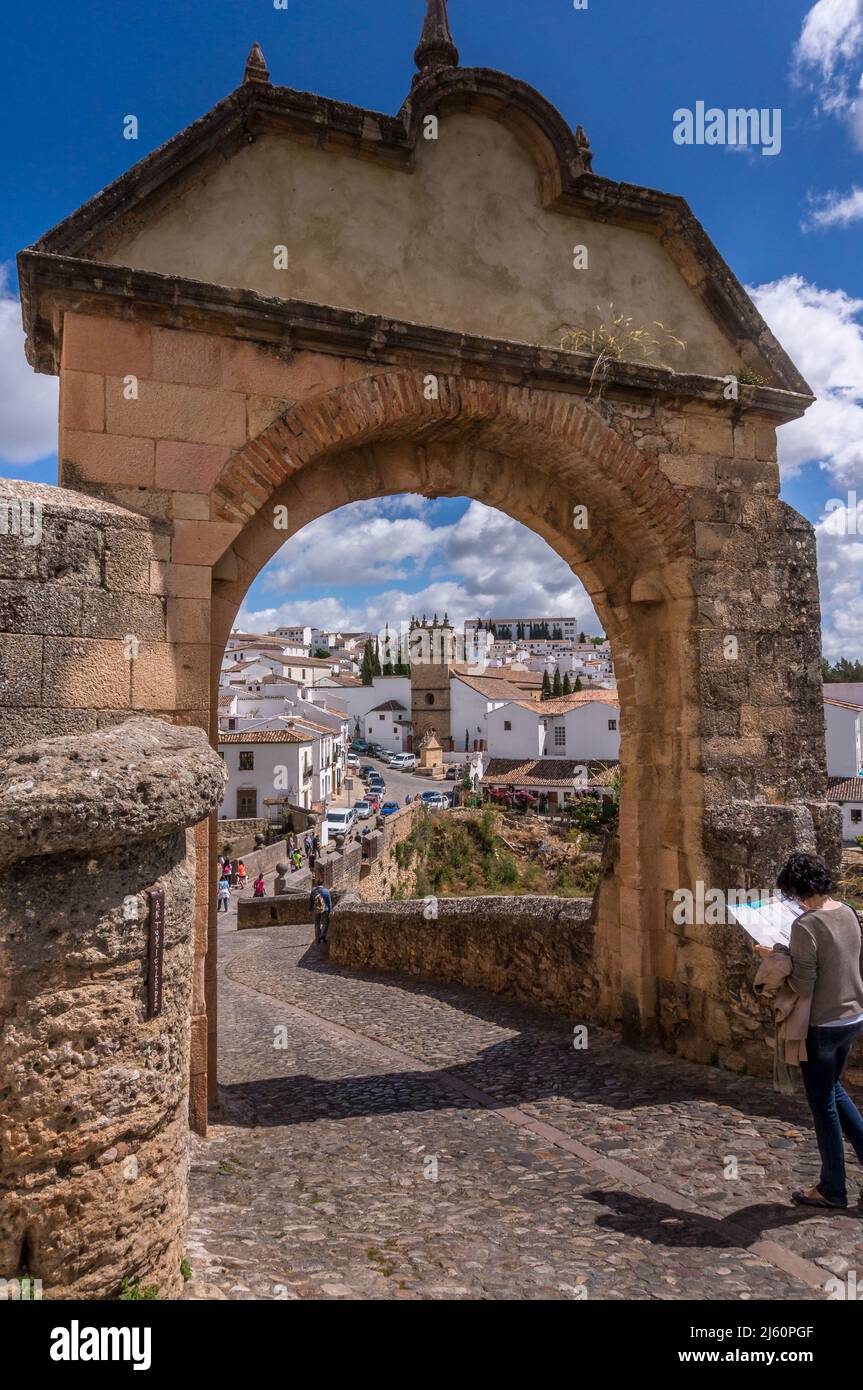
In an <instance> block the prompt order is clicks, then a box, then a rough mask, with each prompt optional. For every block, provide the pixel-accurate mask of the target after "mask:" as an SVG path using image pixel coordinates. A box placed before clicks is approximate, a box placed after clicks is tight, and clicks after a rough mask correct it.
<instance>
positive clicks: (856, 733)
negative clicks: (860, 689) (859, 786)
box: [824, 685, 863, 777]
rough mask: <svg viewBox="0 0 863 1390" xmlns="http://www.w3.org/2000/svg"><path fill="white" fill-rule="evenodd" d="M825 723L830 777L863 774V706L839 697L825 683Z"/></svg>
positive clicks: (828, 773)
mask: <svg viewBox="0 0 863 1390" xmlns="http://www.w3.org/2000/svg"><path fill="white" fill-rule="evenodd" d="M828 692H831V693H828ZM824 726H825V732H826V735H827V775H828V777H857V776H858V775H863V705H858V704H855V703H852V702H851V701H849V700H839V699H837V698H836V697H835V696H834V695H833V694H832V687H831V686H829V685H828V686H826V687H825V690H824Z"/></svg>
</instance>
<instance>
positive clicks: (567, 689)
mask: <svg viewBox="0 0 863 1390" xmlns="http://www.w3.org/2000/svg"><path fill="white" fill-rule="evenodd" d="M561 693H562V694H563V695H571V694H572V681H571V680H570V679H569V672H568V671H567V673H566V675H565V676H564V678H563V690H562V692H561Z"/></svg>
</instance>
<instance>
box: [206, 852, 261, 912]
mask: <svg viewBox="0 0 863 1390" xmlns="http://www.w3.org/2000/svg"><path fill="white" fill-rule="evenodd" d="M216 865H217V872H218V876H219V886H218V888H217V890H216V910H217V911H218V912H227V910H228V908H229V906H230V902H231V889H232V888H236V889H237V890H238V891H239V892H240V893H243V892H245V889H246V883H247V881H248V877H249V875H248V873H247V872H246V866H245V864H244V863H243V861H242V859H238V860H237V862H236V863H235V864H232V863H231V860H230V859H229V858H228V856H227V855H225V854H220V855H219V857H218V859H217V861H216ZM252 896H253V897H255V898H265V897H266V896H267V885H266V884H265V882H264V875H263V874H262V873H259V874H258V877H257V878H256V879H255V881H254V885H253V888H252Z"/></svg>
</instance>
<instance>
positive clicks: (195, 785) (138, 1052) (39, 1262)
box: [0, 720, 224, 1298]
mask: <svg viewBox="0 0 863 1390" xmlns="http://www.w3.org/2000/svg"><path fill="white" fill-rule="evenodd" d="M223 780H224V771H223V768H222V767H221V764H220V761H219V759H218V758H217V756H216V755H215V754H214V753H212V751H211V750H210V749H209V748H208V747H207V744H206V740H205V738H204V735H203V734H202V733H200V732H199V731H197V730H192V729H182V728H176V727H173V728H172V727H169V726H167V725H165V724H163V723H161V722H158V721H154V720H131V721H129V722H127V723H126V724H123V725H119V726H117V727H115V728H112V729H107V730H103V731H100V732H98V733H96V734H90V735H70V736H65V737H62V738H55V739H47V740H44V741H42V742H40V743H38V744H29V745H27V746H26V747H24V748H22V749H20V750H18V751H16V752H13V753H10V754H7V755H6V756H5V757H4V758H2V760H0V1096H2V1120H0V1193H2V1197H0V1276H2V1277H5V1278H12V1277H15V1276H17V1275H21V1274H24V1273H29V1274H30V1275H31V1276H33V1277H34V1278H39V1279H41V1280H42V1282H43V1294H44V1296H45V1297H47V1298H109V1297H112V1296H114V1295H115V1294H116V1292H117V1290H118V1289H119V1286H120V1284H121V1281H122V1280H123V1279H124V1278H126V1279H128V1280H129V1282H130V1283H133V1284H134V1283H139V1282H140V1283H141V1284H157V1285H158V1286H159V1291H160V1295H161V1296H171V1295H172V1294H174V1293H176V1292H177V1290H178V1289H179V1287H180V1286H181V1283H182V1280H181V1276H180V1268H179V1266H180V1260H181V1259H182V1257H183V1236H184V1227H185V1217H186V1168H187V1163H186V1155H187V1145H188V1131H189V1115H188V1093H189V1072H190V1019H191V1007H192V969H193V952H192V927H193V907H194V902H195V892H196V886H195V885H196V872H195V837H194V834H193V833H192V832H191V830H187V829H186V826H187V825H193V824H196V823H198V822H200V821H201V820H202V818H203V817H205V816H206V815H208V814H209V813H210V811H211V809H212V807H213V806H214V805H215V804H216V802H217V800H218V797H219V795H220V794H221V789H222V786H223ZM152 889H162V890H163V891H164V893H165V936H164V969H163V1009H162V1012H161V1013H159V1014H157V1015H156V1016H154V1017H152V1018H149V1017H147V1009H146V1001H147V976H148V969H149V954H148V923H149V903H148V899H147V896H146V895H147V893H148V891H149V890H152Z"/></svg>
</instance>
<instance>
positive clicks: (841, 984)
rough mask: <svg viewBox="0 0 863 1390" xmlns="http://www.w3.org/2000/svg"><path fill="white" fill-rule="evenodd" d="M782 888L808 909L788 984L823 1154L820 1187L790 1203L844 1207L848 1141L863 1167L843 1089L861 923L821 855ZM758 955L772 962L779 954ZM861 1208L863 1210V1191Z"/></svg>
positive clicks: (861, 1002) (855, 1008) (858, 993)
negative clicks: (803, 1012) (803, 1010)
mask: <svg viewBox="0 0 863 1390" xmlns="http://www.w3.org/2000/svg"><path fill="white" fill-rule="evenodd" d="M776 884H777V887H778V888H779V890H780V892H782V893H783V894H784V895H785V896H786V897H787V898H794V899H796V901H797V902H798V903H800V905H801V906H802V908H803V913H802V914H801V916H799V917H798V918H797V919H796V920H795V922H794V925H793V926H792V928H791V944H790V948H789V950H790V956H791V970H790V973H789V976H788V981H789V984H790V985H791V988H792V990H793V991H794V994H795V995H796V996H798V998H799V999H800V1001H801V1003H802V1004H803V1006H804V1007H806V1006H807V1005H808V1010H809V1017H808V1024H809V1026H808V1031H807V1032H806V1043H805V1049H804V1051H805V1060H801V1062H800V1070H801V1072H802V1075H803V1085H804V1088H805V1091H806V1099H807V1100H808V1102H809V1108H810V1110H811V1111H812V1118H813V1120H814V1123H815V1137H816V1139H817V1141H818V1150H819V1153H820V1155H821V1177H820V1179H819V1181H818V1185H817V1186H816V1187H812V1188H809V1189H808V1190H807V1191H798V1192H794V1193H793V1194H792V1197H791V1200H792V1202H794V1203H795V1204H796V1205H797V1206H804V1207H827V1208H830V1207H838V1208H840V1209H843V1208H845V1207H847V1205H848V1192H847V1188H846V1183H845V1145H844V1140H847V1141H848V1143H849V1144H850V1145H851V1148H852V1149H853V1150H854V1153H855V1154H856V1156H857V1160H858V1162H859V1163H860V1164H861V1165H863V1116H861V1114H860V1111H859V1110H858V1109H857V1106H856V1105H855V1104H854V1102H853V1100H852V1099H851V1097H850V1096H849V1095H848V1093H847V1091H846V1090H845V1088H844V1087H843V1086H842V1083H841V1077H842V1073H843V1071H844V1069H845V1064H846V1062H847V1060H848V1054H849V1052H850V1051H851V1048H852V1047H853V1045H854V1043H855V1042H856V1041H857V1038H858V1037H859V1036H860V1033H861V1032H863V977H861V973H860V947H861V931H860V921H859V919H858V917H857V914H856V912H854V910H853V909H852V908H850V907H848V906H847V905H846V904H845V903H842V902H839V901H838V899H836V898H834V897H833V896H832V894H833V889H834V886H835V885H834V883H833V876H832V874H831V873H830V870H829V868H828V867H827V865H826V863H825V862H824V860H823V859H822V858H821V857H820V855H817V854H802V853H801V854H792V856H791V858H790V859H789V860H788V862H787V863H786V864H785V866H784V868H783V869H782V871H781V873H780V874H779V877H778V878H777V880H776ZM782 949H783V948H778V950H780V951H781V950H782ZM759 950H760V954H762V955H763V956H769V957H771V959H772V958H773V956H774V955H775V954H776V952H777V948H774V951H773V952H768V951H767V950H765V949H764V948H759ZM763 968H764V967H762V969H763ZM858 1206H859V1207H860V1208H861V1210H863V1191H861V1195H860V1196H859V1197H858Z"/></svg>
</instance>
